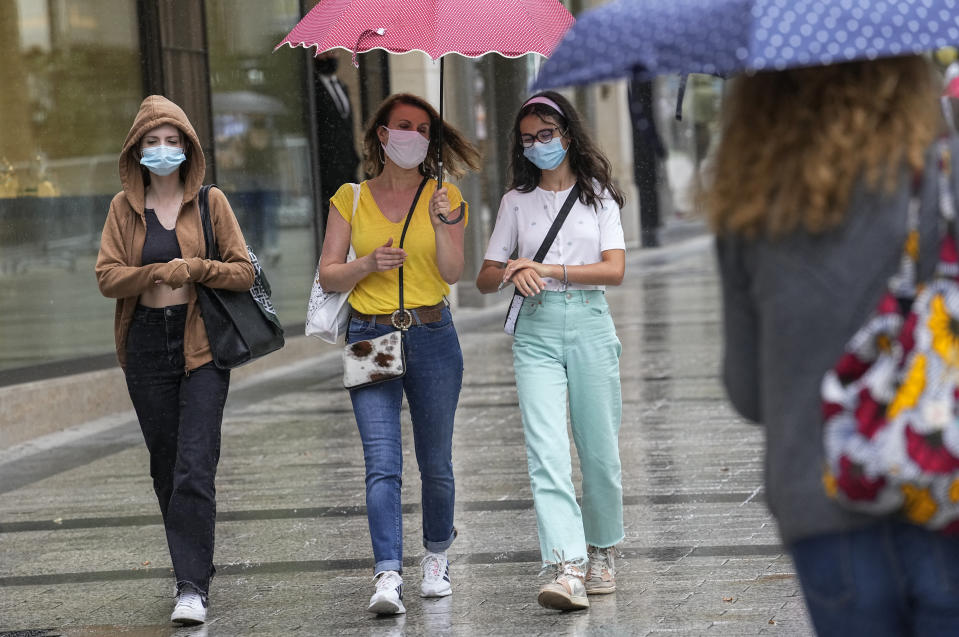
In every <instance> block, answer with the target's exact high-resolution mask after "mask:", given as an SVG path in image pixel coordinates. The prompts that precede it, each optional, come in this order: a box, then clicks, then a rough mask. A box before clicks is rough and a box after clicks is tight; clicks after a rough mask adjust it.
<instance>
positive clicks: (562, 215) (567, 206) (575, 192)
mask: <svg viewBox="0 0 959 637" xmlns="http://www.w3.org/2000/svg"><path fill="white" fill-rule="evenodd" d="M577 197H579V184H575V185H574V186H573V189H572V190H570V191H569V194H568V195H566V201H564V202H563V207H562V208H560V209H559V214H558V215H556V218H555V219H553V225H551V226H550V227H549V231H548V232H547V233H546V238H544V239H543V243H542V245H540V247H539V250H537V251H536V256H534V257H533V261H536V262H537V263H542V262H543V259H545V258H546V253H547V252H549V248H550V246H552V245H553V241H555V240H556V235H557V234H559V229H560V227H561V226H562V225H563V222H564V221H566V217H568V216H569V211H570V210H572V209H573V204H574V203H576V198H577Z"/></svg>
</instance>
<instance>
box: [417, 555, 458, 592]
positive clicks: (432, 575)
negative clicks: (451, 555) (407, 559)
mask: <svg viewBox="0 0 959 637" xmlns="http://www.w3.org/2000/svg"><path fill="white" fill-rule="evenodd" d="M420 566H422V567H423V582H422V583H421V584H420V597H446V596H447V595H449V594H451V593H452V592H453V587H452V586H451V585H450V562H449V560H448V559H446V551H443V552H442V553H433V552H427V553H426V557H424V558H423V561H422V562H420Z"/></svg>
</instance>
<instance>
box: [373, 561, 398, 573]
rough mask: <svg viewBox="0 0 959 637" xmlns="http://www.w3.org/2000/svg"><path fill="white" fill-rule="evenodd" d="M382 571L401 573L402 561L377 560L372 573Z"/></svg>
mask: <svg viewBox="0 0 959 637" xmlns="http://www.w3.org/2000/svg"><path fill="white" fill-rule="evenodd" d="M383 571H396V572H397V573H402V572H403V563H402V562H400V561H399V560H383V561H382V562H377V563H376V566H374V567H373V575H379V574H380V573H382V572H383Z"/></svg>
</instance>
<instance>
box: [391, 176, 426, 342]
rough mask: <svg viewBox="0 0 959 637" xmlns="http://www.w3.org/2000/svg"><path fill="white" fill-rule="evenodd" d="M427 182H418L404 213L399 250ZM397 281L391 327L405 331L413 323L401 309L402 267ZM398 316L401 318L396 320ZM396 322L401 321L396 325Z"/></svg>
mask: <svg viewBox="0 0 959 637" xmlns="http://www.w3.org/2000/svg"><path fill="white" fill-rule="evenodd" d="M428 180H429V178H428V177H423V181H421V182H420V186H419V188H417V189H416V195H415V196H414V197H413V203H411V204H410V211H409V212H408V213H406V223H404V224H403V233H402V234H401V235H400V245H399V247H400V249H402V248H403V241H404V240H405V239H406V231H407V229H408V228H409V227H410V220H412V219H413V211H414V210H416V204H417V202H419V200H420V195H421V194H422V193H423V188H425V187H426V182H427V181H428ZM399 280H400V306H399V309H397V310H396V311H395V312H393V327H396V328H398V329H401V330H406V329H407V328H409V326H410V325H412V323H413V317H412V315H410V313H409V312H407V311H406V310H405V309H404V307H403V266H402V265H401V266H400V270H399ZM398 316H402V318H400V319H397V317H398ZM398 321H402V322H401V323H398Z"/></svg>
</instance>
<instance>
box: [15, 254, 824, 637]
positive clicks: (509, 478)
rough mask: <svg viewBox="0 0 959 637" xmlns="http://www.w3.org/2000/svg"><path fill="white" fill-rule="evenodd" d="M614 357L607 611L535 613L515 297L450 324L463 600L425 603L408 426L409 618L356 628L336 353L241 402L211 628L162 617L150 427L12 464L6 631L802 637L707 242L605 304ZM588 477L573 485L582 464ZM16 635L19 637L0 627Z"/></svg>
mask: <svg viewBox="0 0 959 637" xmlns="http://www.w3.org/2000/svg"><path fill="white" fill-rule="evenodd" d="M608 296H609V301H610V305H611V306H612V310H613V315H614V318H615V321H616V325H617V330H618V333H619V338H620V340H621V341H622V343H623V357H622V363H621V372H622V379H623V396H624V409H623V412H624V420H623V425H622V430H621V435H620V448H621V456H622V460H623V490H624V500H625V521H626V540H625V541H624V543H623V544H622V546H621V555H620V558H619V561H618V564H617V566H618V572H617V576H616V579H617V586H618V591H617V592H616V593H615V594H614V595H608V596H602V597H595V598H592V599H591V607H590V609H589V610H588V611H585V612H577V613H558V612H554V611H547V610H545V609H542V608H540V607H539V606H538V605H537V604H536V591H537V589H538V587H539V585H540V584H541V583H542V582H543V580H541V579H539V578H538V577H537V574H538V572H539V563H538V562H539V555H538V543H537V539H536V521H535V517H534V514H533V508H532V500H531V495H530V488H529V479H528V476H527V473H526V459H525V450H524V447H523V436H522V428H521V424H520V416H519V410H518V405H517V399H516V392H515V388H514V383H513V375H512V366H511V354H510V343H511V340H510V338H509V337H507V336H505V335H504V334H503V333H502V331H501V326H502V316H503V314H504V312H505V306H506V302H507V300H508V297H507V296H506V295H505V293H504V294H503V297H502V300H503V302H502V303H501V304H500V305H502V308H500V307H499V306H497V307H495V308H491V309H486V310H462V311H460V312H459V313H457V315H456V321H457V325H458V328H459V333H460V339H461V342H462V346H463V350H464V359H465V365H466V373H465V378H464V388H463V393H462V398H461V401H460V406H459V410H458V412H457V419H456V432H455V437H454V446H453V461H454V470H455V475H456V482H457V484H456V487H457V504H456V521H455V523H456V526H457V528H458V530H459V537H458V539H457V541H456V542H455V543H454V544H453V546H452V547H451V550H450V557H451V559H452V565H451V568H450V573H451V578H452V581H453V587H454V593H453V595H452V596H451V597H448V598H444V599H438V600H436V599H432V600H424V599H421V598H419V597H418V595H417V593H418V588H419V586H418V575H419V559H420V558H421V557H422V554H423V549H422V548H421V546H420V542H419V538H420V536H421V526H420V507H419V503H418V494H419V477H418V473H417V471H416V463H415V460H414V458H413V457H412V449H411V444H410V440H411V434H410V430H409V422H408V415H406V414H405V412H404V422H405V425H404V427H405V429H404V443H405V453H404V485H403V496H404V503H405V505H404V527H405V529H404V535H405V546H404V553H405V562H404V564H405V574H406V582H407V586H406V595H405V598H404V601H405V603H406V607H407V611H408V612H407V614H406V615H405V616H399V617H395V618H376V617H373V616H372V615H369V614H368V613H366V612H365V610H364V609H365V607H366V603H367V600H368V599H369V596H370V594H371V593H372V584H371V578H372V570H371V569H372V563H373V560H372V552H371V549H370V543H369V534H368V530H367V526H366V517H365V512H364V506H363V503H364V487H363V456H362V451H361V447H360V442H359V436H358V434H357V432H356V428H355V424H354V422H353V416H352V412H351V409H350V403H349V396H348V395H347V393H346V391H344V390H343V389H342V388H341V385H340V379H339V374H340V367H339V360H338V354H337V352H336V351H335V349H334V348H333V347H332V346H330V347H325V346H323V345H321V344H318V342H317V343H312V342H310V343H297V346H308V347H315V348H316V352H317V354H316V356H314V357H312V358H310V359H309V360H307V361H306V362H304V363H300V364H297V365H293V366H291V367H289V368H285V369H283V370H280V371H279V372H276V373H270V374H269V375H267V377H265V378H264V379H261V380H260V381H259V382H256V383H249V382H248V383H244V384H242V385H238V386H235V387H234V388H233V389H232V390H231V395H230V399H229V401H228V403H227V412H226V416H225V420H224V425H223V443H222V457H221V461H220V468H219V473H218V477H217V489H218V511H219V513H218V520H217V522H218V524H217V547H216V564H217V570H218V573H217V577H216V578H215V580H214V582H213V587H212V592H211V608H210V615H209V622H208V623H207V624H206V625H205V626H203V627H199V628H192V629H186V628H184V629H177V628H176V627H175V626H173V625H172V624H170V623H169V621H168V619H169V614H170V611H171V610H172V598H171V594H172V587H173V577H172V574H171V571H170V561H169V556H168V554H167V549H166V541H165V538H164V534H163V529H162V526H161V525H160V519H159V514H158V509H157V504H156V500H155V498H154V495H153V491H152V488H151V484H150V478H149V475H148V469H147V466H148V465H147V454H146V450H145V448H144V446H143V444H142V440H141V438H140V434H139V431H138V429H137V425H136V423H135V422H132V421H131V422H116V423H112V424H106V425H105V424H104V423H102V422H101V423H99V424H97V425H96V426H93V425H91V426H90V427H89V429H88V430H82V428H81V432H82V435H77V434H76V432H74V433H73V434H72V435H69V436H66V435H64V436H60V437H59V438H58V437H57V436H54V437H50V438H48V439H47V440H45V441H44V442H43V444H40V445H32V446H31V447H30V448H29V450H27V451H18V450H17V449H13V450H3V451H0V635H9V634H13V635H23V636H26V635H30V636H35V637H52V636H53V635H65V636H70V637H74V636H83V637H93V636H98V637H99V636H103V635H129V636H131V637H141V636H142V637H145V636H171V635H177V636H181V635H211V636H213V635H224V636H232V635H289V634H296V635H384V636H385V635H479V634H489V635H508V634H522V635H554V634H557V635H724V636H725V635H810V634H812V631H811V628H810V626H809V622H808V618H807V616H806V613H805V610H804V608H803V604H802V598H801V596H800V595H799V590H798V583H797V581H796V577H795V571H794V568H793V565H792V563H791V561H790V560H789V558H788V556H786V555H785V554H784V552H783V549H782V547H781V545H780V543H779V538H778V535H777V532H776V529H775V525H774V524H773V522H772V519H771V518H770V516H769V513H768V512H767V510H766V508H765V505H764V502H763V490H762V488H761V479H762V467H761V448H762V438H761V431H760V430H759V429H758V428H756V427H753V426H750V425H747V424H745V423H743V422H742V421H741V420H740V419H738V418H737V417H736V416H735V415H734V414H733V412H732V411H731V409H730V407H729V406H728V404H727V403H726V402H725V401H724V399H723V394H722V389H721V386H720V384H719V380H718V376H717V372H718V361H719V355H720V340H719V338H720V304H719V301H720V300H719V290H718V288H717V282H716V273H715V268H714V266H713V260H712V253H711V251H710V249H709V247H708V242H707V240H706V239H704V238H695V239H692V240H686V241H683V242H681V243H679V244H676V245H673V246H670V247H667V248H661V249H656V250H648V251H642V252H639V251H637V253H636V254H635V255H632V256H631V258H630V261H629V267H628V271H627V278H626V281H625V283H624V284H623V285H622V286H621V287H620V288H616V289H611V290H610V292H609V295H608ZM574 470H575V471H578V469H576V468H575V465H574ZM5 631H7V632H5Z"/></svg>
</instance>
